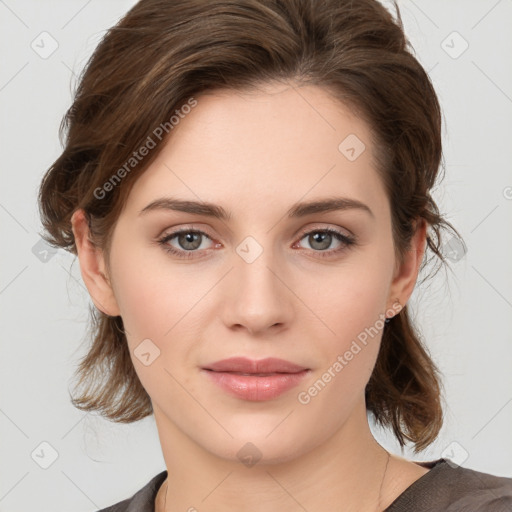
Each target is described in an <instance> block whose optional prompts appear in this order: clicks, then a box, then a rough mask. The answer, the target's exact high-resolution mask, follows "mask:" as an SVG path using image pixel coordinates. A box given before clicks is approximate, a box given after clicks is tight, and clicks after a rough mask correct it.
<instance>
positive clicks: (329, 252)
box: [158, 228, 356, 258]
mask: <svg viewBox="0 0 512 512" xmlns="http://www.w3.org/2000/svg"><path fill="white" fill-rule="evenodd" d="M205 238H206V239H208V240H211V238H210V236H209V235H208V234H207V233H205V232H204V231H201V230H196V229H191V228H182V229H179V230H177V231H173V232H172V233H169V234H166V235H164V236H163V237H162V238H160V239H159V240H158V243H159V244H160V245H162V246H163V248H164V250H165V251H166V252H168V253H170V254H172V255H174V256H177V257H178V258H197V257H201V256H197V255H196V253H198V252H201V251H206V250H207V249H208V247H204V246H203V242H204V239H205ZM306 238H307V240H308V243H309V244H310V246H311V250H312V251H313V252H314V253H319V254H318V255H319V256H320V257H332V256H335V255H337V254H338V253H340V252H341V251H344V250H346V249H347V248H348V247H350V246H351V245H354V244H356V239H355V237H354V236H349V235H345V234H343V233H341V232H339V231H337V230H336V229H333V228H324V229H315V230H312V231H307V232H305V233H302V235H301V238H300V240H299V242H297V243H295V244H294V245H293V247H294V248H295V247H296V246H297V244H298V243H300V241H302V240H304V239H306ZM173 239H176V243H177V246H178V247H176V246H175V245H173V244H170V242H171V240H173ZM333 241H337V242H338V243H339V244H340V246H339V247H337V248H335V249H328V248H329V247H330V246H331V244H332V243H333ZM215 245H216V246H217V247H221V246H222V245H221V244H215ZM210 248H211V247H210Z"/></svg>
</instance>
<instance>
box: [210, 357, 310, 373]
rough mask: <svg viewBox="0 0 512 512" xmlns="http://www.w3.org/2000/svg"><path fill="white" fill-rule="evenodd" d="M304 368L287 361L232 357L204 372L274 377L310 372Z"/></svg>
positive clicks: (270, 358) (212, 364) (216, 363)
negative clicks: (276, 375)
mask: <svg viewBox="0 0 512 512" xmlns="http://www.w3.org/2000/svg"><path fill="white" fill-rule="evenodd" d="M308 369H309V368H306V367H304V366H301V365H298V364H296V363H292V362H291V361H287V360H285V359H278V358H275V357H268V358H266V359H259V360H256V359H249V358H247V357H231V358H229V359H222V360H221V361H216V362H214V363H211V364H209V365H207V366H205V367H203V370H210V371H214V372H230V373H239V374H242V375H261V376H264V375H274V374H281V373H299V372H302V371H304V370H308Z"/></svg>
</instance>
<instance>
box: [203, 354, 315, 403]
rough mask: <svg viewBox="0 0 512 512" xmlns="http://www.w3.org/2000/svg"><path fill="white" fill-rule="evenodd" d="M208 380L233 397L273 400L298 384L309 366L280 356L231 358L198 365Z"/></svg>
mask: <svg viewBox="0 0 512 512" xmlns="http://www.w3.org/2000/svg"><path fill="white" fill-rule="evenodd" d="M201 370H202V371H203V373H204V374H205V375H207V377H208V379H209V381H210V382H213V383H215V384H216V385H217V386H219V387H220V389H222V390H223V391H225V392H227V393H228V394H229V395H231V396H234V397H236V398H239V399H242V400H247V401H253V402H261V401H265V400H272V399H275V398H277V397H279V396H280V395H282V394H284V393H286V392H287V391H289V390H290V389H292V388H294V387H295V386H297V385H298V384H299V383H300V382H301V381H302V380H303V379H304V377H306V376H307V375H309V373H310V372H311V370H310V369H309V368H305V367H302V366H300V365H297V364H295V363H292V362H290V361H285V360H283V359H276V358H267V359H262V360H259V361H257V360H251V359H247V358H231V359H224V360H222V361H217V362H216V363H213V364H211V365H208V366H207V367H203V368H202V369H201Z"/></svg>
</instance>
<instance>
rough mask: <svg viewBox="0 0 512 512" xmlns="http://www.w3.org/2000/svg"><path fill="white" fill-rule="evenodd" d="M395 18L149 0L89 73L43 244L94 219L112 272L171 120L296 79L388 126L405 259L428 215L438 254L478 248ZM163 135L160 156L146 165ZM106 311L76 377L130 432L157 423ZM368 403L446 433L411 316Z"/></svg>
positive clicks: (49, 192) (393, 203) (269, 4)
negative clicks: (438, 193) (123, 220)
mask: <svg viewBox="0 0 512 512" xmlns="http://www.w3.org/2000/svg"><path fill="white" fill-rule="evenodd" d="M395 9H396V16H395V17H393V16H392V15H391V13H390V12H388V11H387V10H386V9H385V8H384V7H383V6H382V5H381V4H379V3H378V2H377V1H376V0H358V1H357V2H352V1H348V0H225V1H223V2H207V1H204V0H142V1H140V2H139V3H137V4H136V5H135V6H134V7H133V8H132V9H131V10H130V11H129V12H128V13H127V14H126V15H125V16H124V17H123V18H122V19H121V20H120V21H119V22H118V23H117V25H116V26H114V27H112V28H111V29H110V30H108V32H107V33H106V35H105V36H104V37H103V39H102V41H101V42H100V44H99V45H98V46H97V48H96V50H95V52H94V54H93V55H92V57H91V58H90V60H89V62H88V63H87V65H86V67H85V69H84V70H83V72H82V74H81V76H80V78H79V85H78V87H77V89H76V92H75V97H74V101H73V104H72V106H71V107H70V108H69V110H68V111H67V113H66V115H65V116H64V118H63V121H62V124H61V127H60V132H59V133H60V137H61V142H62V138H63V134H64V132H66V141H65V147H64V150H63V153H62V155H61V156H60V157H59V158H58V159H57V160H56V161H55V162H54V164H53V165H52V166H51V167H50V169H48V171H47V173H46V174H45V176H44V178H43V181H42V183H41V188H40V192H39V206H40V211H41V217H42V223H43V226H44V228H45V230H46V231H47V234H43V235H42V236H43V237H44V238H45V239H46V241H47V242H49V243H50V244H51V245H53V246H57V247H61V248H64V249H66V250H69V251H71V252H72V253H73V254H76V246H75V242H74V237H73V232H72V229H71V222H70V219H71V216H72V214H73V212H74V211H75V210H77V209H83V210H84V211H85V213H86V216H87V219H88V222H89V226H90V230H91V237H92V240H93V241H94V243H96V244H97V245H98V246H99V247H101V248H103V249H104V251H105V254H106V256H107V258H106V260H107V264H108V254H109V249H110V246H109V243H110V240H111V234H112V231H113V229H114V226H115V223H116V219H117V218H118V216H119V213H120V212H121V209H122V207H123V205H124V202H125V200H126V198H127V196H128V193H129V191H130V189H131V187H132V186H133V183H134V182H135V180H136V179H137V177H138V176H140V175H141V173H142V172H144V170H145V169H146V168H147V167H148V166H149V165H150V164H151V162H152V161H153V160H154V159H155V158H156V156H157V155H158V153H159V151H160V149H161V148H162V146H163V144H164V143H165V141H166V137H165V136H163V137H158V136H156V133H160V132H157V130H156V129H157V127H165V132H166V134H165V135H167V134H169V135H172V126H171V124H172V123H170V122H169V120H170V118H171V117H172V116H173V115H175V114H179V112H180V110H179V109H181V108H183V105H186V104H187V103H188V104H190V100H191V98H193V97H194V95H195V96H197V95H199V94H200V93H201V92H203V91H208V90H213V89H232V90H241V89H248V88H251V87H255V86H257V84H262V83H266V82H271V81H276V80H283V81H286V80H288V81H294V82H296V83H299V84H310V85H317V86H320V87H324V88H325V89H327V90H329V91H331V92H332V94H334V95H335V96H336V97H337V98H338V99H339V100H341V101H342V102H343V103H344V104H346V105H348V106H350V107H351V108H352V109H353V110H354V111H355V112H357V114H358V115H359V116H361V117H362V118H363V119H364V120H365V121H367V123H368V125H369V126H370V128H371V129H372V133H373V137H374V139H375V145H376V148H377V150H378V158H377V160H378V166H377V167H378V169H377V170H378V172H379V173H380V175H381V177H382V179H383V183H384V184H385V187H386V192H387V194H388V198H389V202H390V207H391V214H392V227H393V239H394V244H395V250H396V254H397V256H398V259H399V260H400V259H401V258H402V257H403V255H404V254H405V252H406V251H407V250H408V248H409V244H410V241H411V237H412V235H413V234H414V231H415V226H416V224H415V222H416V221H417V220H420V221H424V222H427V223H428V231H427V251H426V252H427V253H428V252H429V251H431V252H432V253H433V254H432V257H434V256H435V257H437V258H438V259H439V261H440V262H442V263H446V260H445V258H444V257H443V254H442V252H441V232H442V229H443V228H448V229H450V230H451V231H452V232H453V233H454V235H455V236H456V237H457V238H458V239H459V240H461V241H462V239H461V237H460V235H459V234H458V232H457V231H456V230H455V228H453V227H452V225H451V224H450V223H449V222H447V221H446V220H444V219H443V217H442V216H441V215H440V213H439V210H438V207H437V205H436V203H435V201H434V200H433V199H432V197H431V195H430V190H431V189H432V188H433V186H434V185H435V182H436V179H437V177H438V171H439V169H440V165H441V160H442V148H441V112H440V107H439V103H438V100H437V97H436V94H435V91H434V89H433V86H432V84H431V81H430V79H429V77H428V75H427V74H426V72H425V70H424V69H423V68H422V66H421V65H420V64H419V62H418V61H417V59H416V58H415V57H414V55H413V53H412V50H411V49H410V45H409V42H408V41H407V39H406V37H405V35H404V31H403V26H402V20H401V16H400V12H399V9H398V6H397V5H396V3H395ZM160 131H162V130H161V129H160ZM162 134H163V132H162ZM149 139H151V140H152V142H153V143H154V145H155V146H156V147H154V148H153V149H151V151H149V152H148V154H147V156H145V157H144V158H143V159H141V160H140V161H138V160H137V161H136V162H133V161H131V160H130V158H133V154H134V151H136V150H137V149H138V148H141V147H143V146H144V145H147V144H148V141H149ZM155 139H156V140H155ZM127 162H131V163H132V164H134V165H131V164H130V167H132V168H130V169H128V168H127V166H126V163H127ZM121 169H124V172H121ZM115 170H119V171H118V173H117V174H115V172H114V171H115ZM116 176H117V177H116ZM109 183H110V185H108V184H109ZM106 185H108V186H106ZM462 243H463V242H462ZM430 260H431V258H427V257H425V258H424V260H423V262H422V269H423V267H424V266H425V265H427V263H429V262H430ZM432 275H433V273H431V274H430V277H431V276H432ZM91 315H92V323H91V335H92V338H93V342H92V345H91V347H90V350H89V352H88V353H87V355H86V356H85V357H84V358H83V359H82V360H81V362H80V365H79V368H78V370H77V373H76V375H78V376H79V378H80V379H79V385H84V386H85V389H84V391H83V392H82V393H81V394H80V395H79V396H78V397H76V398H73V397H72V402H73V404H74V405H75V406H76V407H77V408H79V409H81V410H85V411H99V412H100V413H101V414H102V415H103V416H105V417H107V418H109V419H111V420H114V421H118V422H125V423H128V422H133V421H136V420H139V419H142V418H144V417H146V416H148V415H150V414H152V412H153V409H152V404H151V401H150V397H149V395H148V394H147V392H146V390H145V389H144V388H143V386H142V384H141V383H140V381H139V379H138V376H137V374H136V372H135V369H134V367H133V364H132V362H131V359H130V354H129V349H128V345H127V341H126V337H125V333H124V329H123V322H122V319H121V317H109V316H107V315H105V314H104V313H102V312H100V311H96V310H95V309H94V308H93V309H92V310H91ZM366 403H367V409H368V411H370V412H371V413H373V415H374V417H375V419H376V421H377V422H379V423H380V424H381V425H383V426H388V427H391V428H392V429H393V432H394V434H395V436H396V437H397V439H398V441H399V443H400V445H401V446H404V444H405V441H406V440H407V441H411V442H413V443H414V445H415V447H414V449H415V451H416V452H418V451H421V450H422V449H424V448H425V447H426V446H428V445H429V444H430V443H432V442H433V441H434V440H435V438H436V437H437V435H438V433H439V430H440V428H441V426H442V423H443V411H442V406H441V384H440V378H439V372H438V370H437V367H436V365H435V364H434V362H433V361H432V359H431V358H430V356H429V354H428V353H427V351H426V349H425V348H424V347H423V346H422V343H421V340H420V337H419V333H418V332H416V330H415V328H414V326H413V323H412V321H411V319H410V317H409V314H408V310H407V306H405V307H404V308H403V309H402V310H401V311H400V312H399V313H398V314H397V315H396V316H395V317H394V318H392V319H391V321H390V323H389V324H387V325H386V326H385V328H384V332H383V336H382V343H381V348H380V352H379V355H378V359H377V363H376V366H375V368H374V371H373V373H372V375H371V378H370V381H369V382H368V385H367V387H366Z"/></svg>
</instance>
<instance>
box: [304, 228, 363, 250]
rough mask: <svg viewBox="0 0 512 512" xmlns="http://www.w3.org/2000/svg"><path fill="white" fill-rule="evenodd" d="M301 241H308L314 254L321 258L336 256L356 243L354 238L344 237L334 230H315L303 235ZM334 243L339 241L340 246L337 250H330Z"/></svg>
mask: <svg viewBox="0 0 512 512" xmlns="http://www.w3.org/2000/svg"><path fill="white" fill-rule="evenodd" d="M301 236H302V237H301V240H304V239H307V241H308V243H309V244H310V246H311V247H312V248H313V251H314V252H318V253H320V254H319V256H320V257H331V256H335V255H337V254H338V253H340V252H341V251H344V250H346V249H347V248H348V247H350V246H351V245H354V244H355V243H356V240H355V237H354V236H348V235H344V234H343V233H341V232H339V231H337V230H336V229H333V228H324V229H315V230H313V231H307V232H306V233H303V234H302V235H301ZM333 241H338V242H339V243H340V246H339V247H338V248H336V249H330V250H326V249H328V248H329V247H330V246H331V244H332V242H333Z"/></svg>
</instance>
